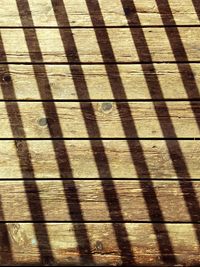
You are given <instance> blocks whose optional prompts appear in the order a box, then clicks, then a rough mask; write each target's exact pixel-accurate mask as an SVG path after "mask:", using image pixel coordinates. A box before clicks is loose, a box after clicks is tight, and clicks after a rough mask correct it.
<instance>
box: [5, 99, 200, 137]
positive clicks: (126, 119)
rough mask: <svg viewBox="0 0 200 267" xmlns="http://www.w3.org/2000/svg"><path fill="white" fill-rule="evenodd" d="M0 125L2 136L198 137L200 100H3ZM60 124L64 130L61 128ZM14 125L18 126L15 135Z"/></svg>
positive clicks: (199, 134) (199, 133)
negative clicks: (132, 127)
mask: <svg viewBox="0 0 200 267" xmlns="http://www.w3.org/2000/svg"><path fill="white" fill-rule="evenodd" d="M54 105H55V107H56V114H55V112H54V110H53V108H52V106H54ZM17 107H18V108H19V110H20V116H21V119H22V121H23V128H24V131H25V135H24V133H23V131H21V128H22V123H21V120H20V116H19V115H16V114H17V112H16V110H17ZM7 110H8V112H7ZM45 110H46V111H47V110H48V112H47V113H48V117H46V116H45ZM8 114H9V116H8ZM57 116H58V119H57ZM0 125H1V128H0V138H12V137H15V138H20V137H21V138H23V137H27V138H50V137H54V138H62V137H64V138H88V137H90V138H100V137H101V138H126V137H129V138H130V137H132V138H137V137H140V138H151V137H165V138H176V137H177V138H186V137H190V138H191V137H193V138H197V137H200V131H199V129H200V103H199V102H192V103H191V104H190V103H188V102H154V103H152V102H129V103H127V102H117V103H116V102H111V101H110V102H106V101H105V102H81V103H79V102H56V103H51V102H49V103H45V106H43V104H42V103H40V102H33V103H32V102H27V101H26V102H18V103H16V102H6V103H4V102H0ZM59 125H60V126H61V128H62V132H61V131H59V130H57V129H59ZM122 125H123V126H122ZM131 125H135V127H136V131H134V130H133V129H131V128H130V127H131ZM123 127H124V128H125V129H128V130H127V132H126V133H125V132H124V130H123ZM11 128H12V129H13V128H15V132H16V134H15V135H14V136H13V133H12V130H11ZM91 128H93V130H92V131H91ZM129 128H130V129H129ZM50 132H52V134H50Z"/></svg>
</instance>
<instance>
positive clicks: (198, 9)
mask: <svg viewBox="0 0 200 267" xmlns="http://www.w3.org/2000/svg"><path fill="white" fill-rule="evenodd" d="M192 3H193V6H194V9H195V11H196V13H197V17H198V19H199V20H200V2H199V0H192ZM171 14H172V12H170V15H171ZM174 22H175V21H174V19H173V23H174Z"/></svg>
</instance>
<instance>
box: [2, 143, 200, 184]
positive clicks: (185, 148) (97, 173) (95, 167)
mask: <svg viewBox="0 0 200 267" xmlns="http://www.w3.org/2000/svg"><path fill="white" fill-rule="evenodd" d="M27 143H28V147H29V150H30V156H31V159H32V163H33V168H34V171H35V176H36V177H38V178H40V177H41V178H56V177H60V176H61V177H63V178H70V177H71V176H72V175H73V177H75V178H84V179H87V178H97V177H104V178H109V177H112V178H135V177H136V178H137V177H138V178H145V177H146V178H148V177H149V176H151V177H152V178H177V177H178V178H191V177H192V178H194V179H195V178H200V169H199V157H200V142H199V141H184V140H181V141H176V140H167V141H164V140H142V141H137V140H131V141H129V142H127V141H122V140H116V141H114V140H107V141H106V140H104V141H98V140H96V141H94V140H93V141H89V140H82V141H80V140H68V141H65V147H66V149H67V152H68V154H69V159H70V165H71V166H69V165H67V164H69V163H67V161H66V159H65V154H64V153H65V152H64V148H62V144H63V142H62V141H59V140H55V141H54V142H52V141H48V140H46V141H45V140H43V141H28V142H27ZM52 144H54V148H55V149H56V157H57V163H59V166H60V169H61V170H60V174H59V171H58V166H57V163H56V159H55V153H54V150H53V146H52ZM16 145H17V150H18V155H20V157H21V162H22V166H21V167H23V174H24V177H30V173H31V170H30V165H29V164H30V163H29V161H27V157H28V156H27V151H26V146H25V142H24V141H16ZM91 146H92V148H91ZM103 146H104V147H103ZM61 148H62V149H61ZM92 149H93V152H92ZM168 149H169V151H170V154H169V151H168ZM106 157H107V160H108V162H107V160H106ZM95 159H96V161H95ZM11 163H12V165H11ZM108 164H109V165H110V166H108ZM70 167H71V168H70ZM109 167H110V168H109ZM147 167H148V168H147ZM0 169H1V172H0V178H21V177H22V173H21V171H20V165H19V160H18V158H17V154H16V146H15V143H14V141H0Z"/></svg>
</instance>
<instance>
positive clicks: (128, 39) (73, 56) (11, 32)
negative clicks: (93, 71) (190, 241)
mask: <svg viewBox="0 0 200 267" xmlns="http://www.w3.org/2000/svg"><path fill="white" fill-rule="evenodd" d="M63 31H64V33H63V35H65V34H66V43H65V44H64V45H65V46H66V49H67V55H66V54H65V50H64V47H63V43H62V41H61V36H60V32H59V30H58V29H51V30H49V29H37V30H36V32H37V39H38V42H39V45H40V50H41V51H42V59H41V55H40V53H39V51H38V49H39V48H38V45H37V43H35V41H36V40H35V38H36V36H35V33H34V31H33V30H32V29H26V39H28V40H29V42H28V43H29V46H30V44H32V46H31V47H29V49H28V48H27V44H26V41H25V36H24V32H23V29H1V35H2V40H3V43H4V47H5V53H6V56H7V62H10V63H11V62H21V63H23V62H30V61H31V60H30V55H29V53H31V55H32V58H34V62H35V63H37V62H60V63H63V62H85V63H91V62H93V63H97V62H103V61H104V62H113V61H115V62H125V63H126V62H127V63H128V62H141V61H142V62H146V61H149V60H150V58H149V55H148V54H147V52H146V44H145V43H144V42H140V43H139V44H138V45H137V50H138V51H140V58H139V57H138V54H137V50H136V48H135V45H134V42H133V39H132V35H131V32H130V29H128V28H120V29H116V28H114V29H113V28H109V29H107V31H108V34H109V39H110V42H111V45H112V48H113V51H114V55H115V58H114V59H113V56H112V53H110V52H109V45H108V44H107V43H106V39H102V41H104V44H103V46H104V47H103V49H104V50H105V49H107V52H106V53H104V60H103V58H102V54H101V52H100V49H99V45H98V42H97V39H96V36H95V31H94V29H72V33H73V37H74V40H75V43H76V48H77V51H78V54H79V57H77V53H76V51H75V49H74V47H73V44H72V40H71V36H72V35H71V33H70V31H71V30H70V29H64V30H63ZM105 31H106V29H104V28H100V29H98V33H99V36H102V38H104V36H103V34H104V33H105ZM133 31H134V36H135V40H136V39H137V40H140V39H142V38H143V37H142V36H141V29H138V28H136V29H133ZM143 31H144V35H145V38H146V42H147V45H148V47H149V50H150V53H151V60H152V61H158V62H163V61H176V60H175V57H174V54H173V52H172V50H171V47H170V43H169V40H168V37H167V35H166V32H165V29H164V28H145V29H143ZM169 31H171V32H172V33H173V32H174V29H173V28H170V29H169ZM178 31H179V34H180V38H181V40H182V42H183V46H184V48H185V51H186V53H187V57H188V58H187V59H188V60H190V61H198V60H200V53H199V50H200V27H198V28H191V27H183V28H179V29H178ZM67 36H68V37H67ZM172 36H174V38H173V40H171V42H173V43H175V42H176V38H177V36H176V34H175V33H174V35H173V34H172ZM119 40H120V42H119ZM178 44H179V42H177V45H178ZM106 47H108V48H106ZM161 47H162V49H161ZM181 49H182V48H179V47H177V48H176V53H177V57H178V58H179V61H186V58H185V55H184V53H182V52H181V53H180V51H182V50H181ZM2 62H3V61H2Z"/></svg>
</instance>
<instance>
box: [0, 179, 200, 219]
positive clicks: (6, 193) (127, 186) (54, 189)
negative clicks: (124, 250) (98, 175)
mask: <svg viewBox="0 0 200 267" xmlns="http://www.w3.org/2000/svg"><path fill="white" fill-rule="evenodd" d="M35 183H36V184H37V190H36V187H35ZM182 184H184V188H185V192H184V193H183V192H182V191H181V188H180V185H179V182H178V181H173V182H172V181H165V182H164V181H154V182H153V185H154V191H152V188H151V187H150V185H149V182H148V181H146V180H145V181H128V180H126V181H122V180H115V181H112V182H111V181H109V180H108V181H106V182H104V184H102V183H101V181H98V180H90V181H84V180H82V181H80V180H77V181H75V187H76V190H77V191H78V196H79V199H78V200H79V201H78V203H77V199H76V194H75V192H74V189H73V188H74V186H72V183H71V181H67V180H66V181H64V182H62V181H37V182H32V181H28V182H26V183H25V184H24V183H23V181H15V182H14V181H8V182H6V181H1V182H0V197H1V205H2V209H3V214H4V218H2V217H1V215H0V220H1V221H31V218H32V217H31V213H30V209H29V205H31V206H32V207H35V210H34V218H37V221H41V220H42V219H43V218H42V217H41V213H40V211H38V209H37V206H38V204H39V203H37V199H38V195H39V197H40V201H41V205H42V208H43V213H44V216H45V219H46V221H71V220H72V217H71V215H70V212H69V209H68V204H69V205H70V206H71V207H73V210H74V214H73V220H75V219H76V221H79V217H80V214H78V213H77V209H76V206H77V204H80V205H81V208H82V213H83V218H84V220H85V221H102V220H103V221H112V220H113V219H114V218H115V222H116V220H117V218H118V220H119V218H120V216H121V215H122V216H123V219H124V220H126V221H134V222H136V221H144V222H145V221H146V222H147V221H149V220H150V221H151V218H150V217H149V212H150V213H154V216H153V220H154V221H155V222H156V221H157V222H158V221H160V220H161V218H160V211H159V210H158V207H157V205H156V204H155V202H154V201H152V199H154V192H156V195H157V200H158V202H159V204H160V208H161V210H162V213H163V219H164V221H175V222H180V221H181V222H182V221H183V222H190V221H191V220H192V221H193V222H194V221H196V222H198V221H199V213H198V209H197V208H196V210H195V209H193V213H192V219H191V217H190V214H189V212H188V210H187V205H193V203H192V199H193V195H192V194H193V192H192V190H191V187H190V182H188V181H185V182H184V183H182ZM192 184H193V188H194V190H195V192H196V197H197V200H198V201H199V200H200V183H199V182H194V181H193V182H192ZM104 191H105V192H104ZM115 191H116V192H117V194H115ZM104 193H105V194H109V195H110V203H109V204H110V205H111V206H113V207H115V205H116V203H115V197H116V196H117V198H118V199H119V200H120V205H121V210H115V212H113V214H112V217H110V215H109V209H108V205H107V203H106V200H105V197H104ZM66 195H67V198H68V199H70V203H69V201H67V200H66ZM144 195H145V196H146V198H147V196H148V199H150V200H151V201H152V202H151V203H145V198H144ZM185 196H187V199H188V200H189V199H190V202H189V201H188V203H187V205H186V203H185V201H184V197H185ZM190 196H191V197H190ZM27 199H29V200H30V201H29V205H28V203H27ZM175 203H176V209H174V205H175ZM94 207H95V210H94ZM149 209H150V210H149Z"/></svg>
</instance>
